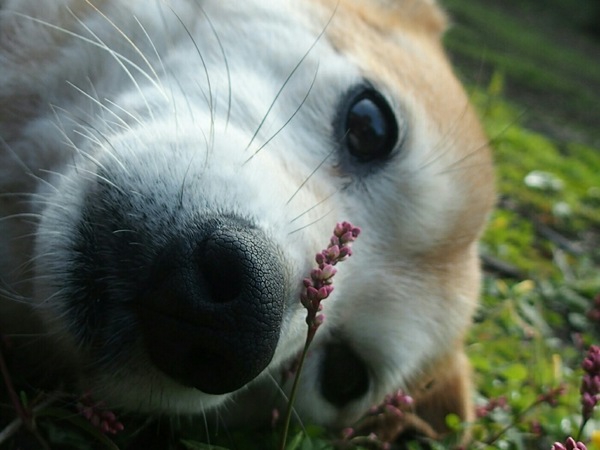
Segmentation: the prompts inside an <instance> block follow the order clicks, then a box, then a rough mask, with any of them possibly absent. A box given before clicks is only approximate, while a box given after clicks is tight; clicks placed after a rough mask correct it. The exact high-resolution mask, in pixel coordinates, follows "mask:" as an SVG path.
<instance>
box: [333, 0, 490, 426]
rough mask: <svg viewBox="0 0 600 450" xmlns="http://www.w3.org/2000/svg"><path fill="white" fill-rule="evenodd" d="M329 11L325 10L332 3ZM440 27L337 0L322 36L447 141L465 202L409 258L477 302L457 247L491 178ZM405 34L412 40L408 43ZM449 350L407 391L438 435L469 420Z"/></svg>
mask: <svg viewBox="0 0 600 450" xmlns="http://www.w3.org/2000/svg"><path fill="white" fill-rule="evenodd" d="M331 3H332V7H333V5H334V4H335V3H336V2H331ZM445 27H446V17H445V15H444V14H443V12H442V11H441V10H440V9H439V8H438V7H437V6H436V5H435V4H434V3H433V2H431V1H424V0H406V1H402V0H397V1H393V0H389V1H386V0H381V1H377V2H373V1H372V0H342V1H341V5H339V6H338V10H337V11H336V16H335V18H334V20H333V21H332V24H331V26H330V29H329V30H328V34H329V35H330V36H331V39H332V40H333V42H334V45H336V46H337V47H338V48H339V49H340V51H343V52H345V53H348V54H351V55H354V57H355V59H356V61H357V62H358V64H359V65H361V66H362V67H363V68H364V70H365V73H366V74H367V77H368V78H371V79H378V80H381V82H382V83H383V84H385V85H387V86H393V87H394V90H395V92H397V93H399V95H401V96H402V97H404V98H405V99H406V98H408V99H410V98H411V97H412V98H414V99H417V101H419V102H422V103H423V104H424V105H425V108H426V110H427V112H428V114H429V115H430V117H432V118H433V119H434V125H435V126H437V127H439V130H438V131H440V133H441V134H442V135H443V136H444V137H445V139H448V140H450V141H452V142H451V144H450V145H448V147H447V149H448V153H446V154H445V155H443V157H444V158H447V159H448V161H449V162H448V171H450V172H451V171H456V174H454V175H452V176H460V177H462V178H463V180H465V181H466V183H467V189H466V190H465V192H464V196H465V197H467V198H468V200H469V201H468V202H465V203H464V204H463V205H453V206H460V208H459V209H457V210H456V211H455V214H454V217H455V220H454V221H453V222H452V223H449V224H447V225H448V226H447V228H446V235H445V238H444V239H443V240H441V242H440V245H437V246H433V247H432V248H431V249H430V251H429V252H427V253H425V254H421V255H418V256H417V257H418V259H419V260H420V263H419V264H420V265H422V266H423V267H429V268H431V270H434V271H437V272H438V276H439V277H440V278H441V279H443V280H444V282H443V283H444V284H446V285H447V286H451V285H452V284H455V283H457V280H459V281H458V282H460V283H463V286H461V288H462V289H466V290H467V291H469V296H470V297H471V298H477V296H478V290H479V269H478V267H477V265H478V262H477V256H476V248H475V247H468V250H467V253H465V246H464V241H465V240H471V239H473V237H474V236H478V234H479V230H481V228H482V226H483V222H482V220H483V219H484V217H483V216H481V215H480V214H473V213H472V212H473V211H481V210H489V209H490V207H491V205H492V204H493V202H494V192H493V189H492V184H491V183H490V181H491V180H492V179H493V172H492V170H491V167H492V166H491V156H490V152H489V150H488V148H487V138H486V136H485V135H484V133H483V132H482V130H481V127H480V125H479V122H478V119H477V116H476V114H475V113H474V111H473V110H472V108H471V106H470V105H469V101H468V99H467V97H466V95H465V93H464V91H463V88H462V86H461V85H460V83H459V82H458V81H457V79H456V77H455V76H454V74H453V73H452V71H451V69H450V65H449V63H448V60H447V57H446V55H445V53H444V49H443V48H442V45H441V40H440V38H441V34H442V31H443V30H444V29H445ZM407 34H410V35H412V37H413V38H414V39H411V40H410V41H409V40H408V39H407V38H406V35H407ZM382 35H384V36H385V38H384V39H382ZM415 41H416V42H417V44H416V45H415ZM415 60H418V63H415ZM459 273H460V276H459ZM469 275H470V276H469ZM465 281H466V282H467V284H466V285H464V283H465ZM440 307H441V308H454V307H455V305H453V304H443V305H440ZM473 307H474V305H473ZM454 348H455V350H454V352H452V353H450V354H447V355H444V356H443V357H441V358H440V359H438V360H436V361H435V362H433V363H432V366H431V369H430V370H431V372H430V376H431V378H427V376H425V377H423V378H425V379H426V380H428V381H427V383H426V384H427V386H424V385H423V384H422V380H423V378H420V380H421V382H420V383H419V382H415V385H414V388H413V390H411V394H413V395H414V396H415V399H416V411H417V414H418V415H419V416H420V417H421V418H422V419H424V420H425V421H426V422H428V423H429V424H430V425H431V426H432V427H433V429H434V430H435V431H436V432H437V433H441V434H443V433H444V432H446V431H448V429H447V427H446V423H445V418H446V416H447V415H448V414H450V413H453V414H456V415H458V416H459V417H460V418H461V419H462V420H463V421H466V422H469V421H471V420H472V419H473V416H474V411H473V403H472V385H471V384H472V383H471V370H470V367H469V362H468V359H467V357H466V356H465V353H464V350H463V348H462V338H461V339H459V340H457V342H455V344H454Z"/></svg>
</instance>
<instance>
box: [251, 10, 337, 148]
mask: <svg viewBox="0 0 600 450" xmlns="http://www.w3.org/2000/svg"><path fill="white" fill-rule="evenodd" d="M338 6H339V4H336V6H335V9H334V10H333V12H332V14H331V16H330V17H329V19H328V20H327V23H326V24H325V26H324V27H323V29H322V30H321V32H320V33H319V35H318V36H317V37H316V39H315V40H314V42H313V43H312V44H311V46H310V47H309V48H308V50H307V51H306V52H305V53H304V55H302V58H300V60H299V61H298V63H297V64H296V65H295V66H294V68H293V69H292V71H291V72H290V73H289V75H288V76H287V78H286V79H285V80H284V82H283V84H282V85H281V87H280V88H279V90H278V91H277V94H275V97H274V98H273V101H272V102H271V104H270V105H269V108H268V109H267V112H266V113H265V114H264V116H263V118H262V119H261V121H260V123H259V124H258V127H257V128H256V130H254V134H253V135H252V137H251V138H250V142H248V145H246V148H245V149H244V151H248V149H249V148H250V146H251V145H252V143H253V142H254V140H255V139H256V137H257V136H258V133H259V132H260V130H261V129H262V127H263V126H264V124H265V122H266V120H267V118H268V117H269V115H270V114H271V111H272V110H273V108H274V107H275V104H276V103H277V100H278V99H279V97H280V96H281V94H282V93H283V90H284V89H285V88H286V86H287V85H288V83H289V82H290V80H291V79H292V77H293V76H294V74H295V73H296V72H297V71H298V69H299V68H300V66H302V64H303V63H304V61H305V60H306V58H308V55H309V54H310V52H312V50H313V49H314V48H315V46H316V45H317V44H318V43H319V41H320V40H321V38H322V37H323V36H324V35H325V32H326V31H327V29H328V28H329V25H330V24H331V21H332V20H333V17H334V16H335V14H336V12H337V9H338Z"/></svg>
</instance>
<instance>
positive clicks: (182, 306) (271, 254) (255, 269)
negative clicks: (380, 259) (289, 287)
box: [135, 218, 286, 394]
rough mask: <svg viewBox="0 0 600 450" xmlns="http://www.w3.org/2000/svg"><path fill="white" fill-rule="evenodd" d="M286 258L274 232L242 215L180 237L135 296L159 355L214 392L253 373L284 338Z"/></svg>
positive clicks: (172, 372) (178, 373)
mask: <svg viewBox="0 0 600 450" xmlns="http://www.w3.org/2000/svg"><path fill="white" fill-rule="evenodd" d="M282 266H283V264H282V263H281V257H280V254H279V252H278V251H277V248H276V247H275V246H274V245H273V244H272V243H271V242H270V240H269V239H268V238H267V236H266V235H265V234H264V233H263V232H262V231H261V230H259V229H257V228H254V227H252V226H251V225H249V224H248V223H247V222H245V221H242V220H237V219H232V218H218V219H217V220H212V221H210V222H206V223H204V224H202V225H201V226H199V227H197V228H195V231H192V232H189V233H186V235H185V236H178V237H177V238H174V239H172V240H171V242H170V243H169V244H168V245H167V246H166V247H165V248H164V250H163V251H162V253H161V254H160V255H159V256H158V258H157V259H156V261H154V264H153V269H152V271H151V272H152V274H151V277H150V280H149V283H148V287H147V289H144V290H143V292H141V293H140V298H139V299H138V300H137V301H136V302H135V303H136V305H137V306H138V308H137V309H138V314H139V319H140V322H141V325H142V332H143V339H144V343H145V346H146V349H147V352H148V354H149V356H150V359H151V360H152V362H153V363H154V364H155V365H156V366H157V367H158V369H160V370H161V371H162V372H164V373H165V374H166V375H168V376H169V377H171V378H173V379H174V380H176V381H177V382H179V383H181V384H183V385H186V386H193V387H195V388H197V389H199V390H201V391H203V392H205V393H208V394H223V393H227V392H231V391H234V390H236V389H238V388H240V387H242V386H244V385H245V384H246V383H248V382H250V381H251V380H253V379H254V378H255V377H256V376H257V375H258V374H259V373H260V372H261V371H262V370H263V369H264V368H265V367H266V366H267V365H268V364H269V362H270V361H271V358H272V357H273V353H274V352H275V348H276V346H277V342H278V340H279V331H280V326H281V320H282V316H283V308H284V298H285V290H286V289H285V282H284V278H285V277H284V271H283V269H282Z"/></svg>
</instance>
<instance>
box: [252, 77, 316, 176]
mask: <svg viewBox="0 0 600 450" xmlns="http://www.w3.org/2000/svg"><path fill="white" fill-rule="evenodd" d="M318 73H319V66H317V69H316V70H315V75H314V76H313V79H312V81H311V83H310V86H309V87H308V90H307V91H306V95H305V96H304V98H303V99H302V101H301V102H300V104H299V105H298V107H297V108H296V109H295V110H294V112H293V113H292V115H291V116H290V117H289V118H288V119H287V120H286V121H285V123H284V124H283V125H282V126H281V127H280V128H279V129H278V130H277V131H275V133H273V134H272V135H271V137H270V138H269V139H267V140H266V142H265V143H264V144H263V145H261V146H260V147H258V149H257V150H256V151H255V152H254V153H253V154H252V156H250V157H249V158H248V159H247V160H246V161H244V164H246V163H247V162H248V161H250V160H251V159H252V158H254V157H255V156H256V155H257V154H258V152H260V151H261V150H262V149H263V148H265V147H266V146H267V145H269V143H270V142H271V141H272V140H273V139H275V137H277V135H279V133H281V131H282V130H283V129H284V128H285V127H287V126H288V125H289V123H290V122H291V121H292V120H293V119H294V117H296V114H298V113H299V112H300V110H301V109H302V106H303V105H304V103H306V100H307V99H308V96H309V95H310V93H311V92H312V90H313V87H314V86H315V82H316V81H317V75H318Z"/></svg>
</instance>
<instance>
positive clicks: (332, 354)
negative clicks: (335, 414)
mask: <svg viewBox="0 0 600 450" xmlns="http://www.w3.org/2000/svg"><path fill="white" fill-rule="evenodd" d="M368 389H369V374H368V371H367V367H366V366H365V363H364V362H363V360H362V359H361V358H360V357H359V356H358V355H357V354H356V353H355V352H354V351H353V350H352V349H351V348H350V347H349V346H348V345H346V344H342V343H333V344H329V345H328V346H327V349H326V351H325V357H324V360H323V363H322V366H321V394H322V395H323V397H325V400H327V401H328V402H329V403H331V404H332V405H335V406H338V407H343V406H345V405H346V404H348V403H350V402H351V401H353V400H356V399H358V398H360V397H362V396H363V395H364V394H366V392H367V390H368Z"/></svg>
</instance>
